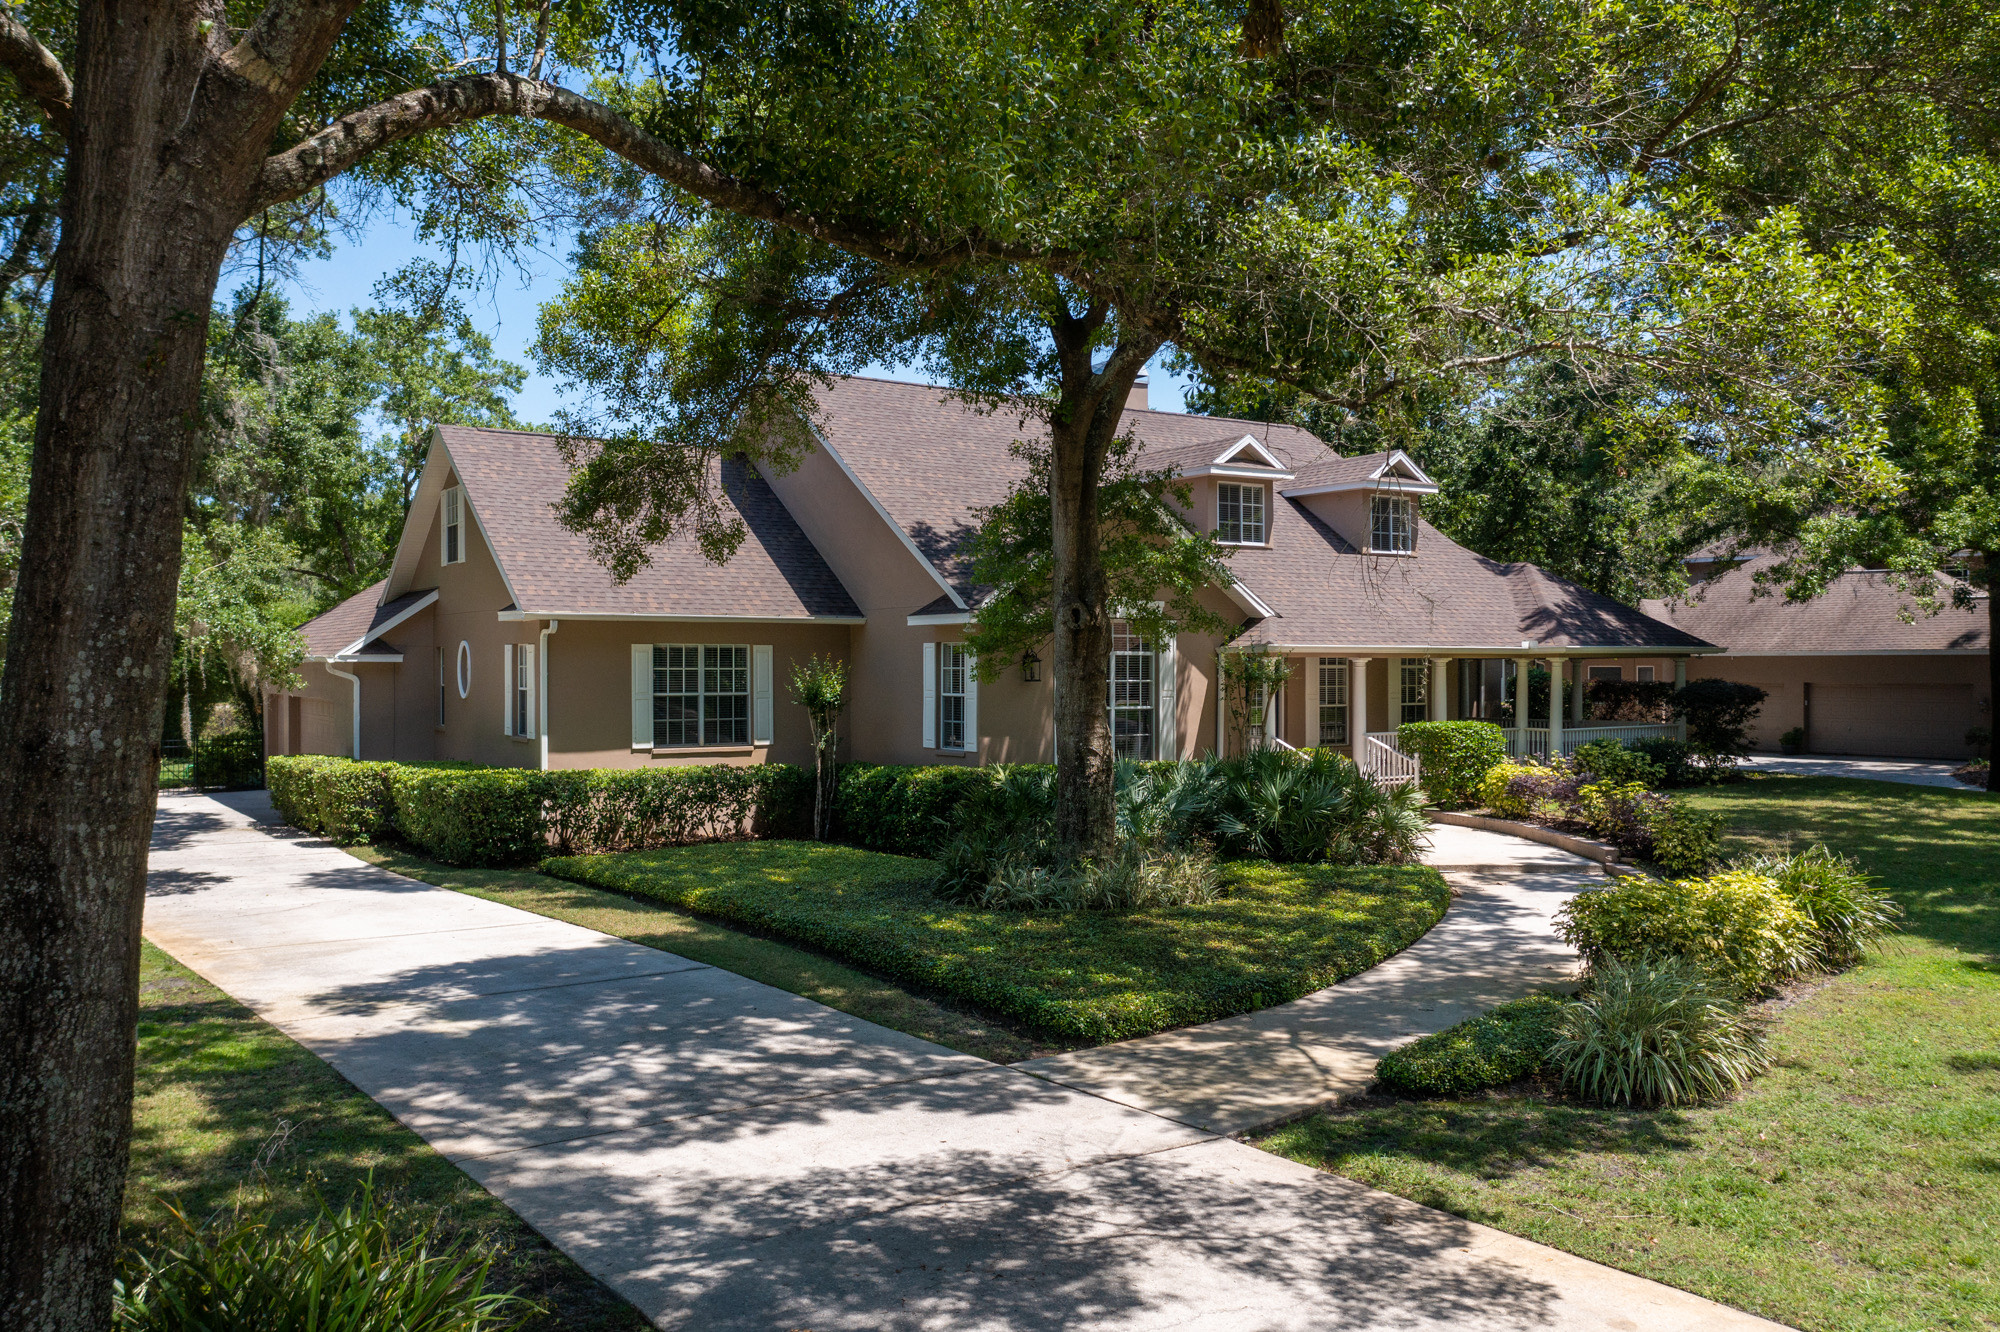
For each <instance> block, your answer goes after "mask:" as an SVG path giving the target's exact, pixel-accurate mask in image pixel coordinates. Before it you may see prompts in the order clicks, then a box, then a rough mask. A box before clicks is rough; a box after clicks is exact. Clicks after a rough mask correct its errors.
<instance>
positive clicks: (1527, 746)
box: [1502, 726, 1568, 759]
mask: <svg viewBox="0 0 2000 1332" xmlns="http://www.w3.org/2000/svg"><path fill="white" fill-rule="evenodd" d="M1502 729H1503V731H1504V732H1505V733H1506V736H1507V752H1508V753H1509V754H1512V755H1513V756H1514V757H1516V758H1538V759H1545V758H1547V757H1548V756H1549V732H1548V728H1547V727H1545V726H1508V727H1503V728H1502ZM1564 736H1565V738H1567V736H1568V732H1564Z"/></svg>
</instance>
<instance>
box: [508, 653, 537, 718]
mask: <svg viewBox="0 0 2000 1332" xmlns="http://www.w3.org/2000/svg"><path fill="white" fill-rule="evenodd" d="M512 683H513V686H514V734H515V735H533V734H534V733H535V712H534V708H535V653H534V649H532V648H525V647H517V648H515V649H514V679H513V681H512Z"/></svg>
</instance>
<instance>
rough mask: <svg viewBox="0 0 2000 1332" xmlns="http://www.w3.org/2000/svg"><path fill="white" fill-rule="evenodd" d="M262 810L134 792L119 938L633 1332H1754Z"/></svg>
mask: <svg viewBox="0 0 2000 1332" xmlns="http://www.w3.org/2000/svg"><path fill="white" fill-rule="evenodd" d="M260 805H261V809H260ZM268 808H269V806H268V802H265V801H260V800H258V799H254V798H230V799H228V800H227V801H223V800H217V799H211V798H205V797H200V796H168V797H164V798H162V800H161V802H160V815H159V819H158V821H157V823H156V825H155V830H154V842H153V846H154V851H153V862H152V863H153V872H152V875H151V880H150V884H149V891H148V899H147V903H146V931H147V934H148V935H149V936H150V937H151V938H152V939H153V941H154V942H155V943H157V944H159V945H160V946H161V947H162V948H165V949H166V950H167V951H168V952H170V953H172V954H173V955H174V956H176V957H177V958H179V959H180V960H181V961H182V962H184V963H186V964H187V965H189V966H191V967H193V968H194V969H195V970H196V971H198V972H200V973H201V974H202V975H204V976H206V977H207V978H208V979H209V980H211V981H213V982H214V983H215V984H217V985H219V986H220V987H221V988H223V989H224V990H226V991H228V992H229V993H231V994H233V995H235V996H236V997H237V998H239V999H241V1000H242V1001H244V1002H245V1003H246V1004H248V1005H249V1006H250V1007H251V1008H253V1009H255V1010H256V1011H257V1012H258V1013H259V1014H260V1015H261V1016H263V1017H264V1018H265V1019H266V1020H268V1021H270V1022H271V1023H273V1024H274V1025H276V1026H277V1027H278V1028H279V1029H281V1030H283V1031H284V1032H286V1033H287V1034H288V1035H290V1036H291V1037H293V1038H294V1039H295V1040H297V1041H299V1042H300V1043H301V1044H303V1045H305V1046H306V1047H307V1048H308V1049H310V1050H312V1051H313V1052H314V1053H315V1054H317V1055H319V1056H320V1057H321V1058H323V1059H325V1060H327V1061H328V1062H329V1063H331V1064H332V1065H333V1066H334V1067H335V1068H337V1069H339V1070H340V1071H341V1072H342V1073H343V1074H345V1075H346V1076H347V1077H348V1078H349V1079H350V1080H352V1081H353V1082H354V1083H355V1084H356V1085H358V1086H359V1087H361V1089H362V1090H363V1091H365V1092H367V1093H368V1094H369V1095H370V1096H372V1097H374V1098H375V1099H376V1100H377V1101H379V1102H380V1103H381V1104H382V1105H384V1106H386V1107H387V1108H388V1109H389V1110H390V1111H391V1112H392V1113H394V1114H395V1115H396V1117H397V1118H398V1119H400V1120H402V1122H403V1123H405V1124H407V1125H409V1126H410V1127H411V1128H413V1129H414V1130H416V1131H417V1132H418V1133H420V1134H422V1135H423V1136H424V1137H425V1138H426V1139H428V1140H429V1141H430V1142H431V1143H432V1144H433V1145H434V1146H436V1147H437V1148H438V1149H439V1150H440V1151H442V1152H444V1153H445V1154H446V1155H447V1156H448V1157H450V1158H451V1159H452V1160H453V1161H454V1162H456V1163H457V1164H458V1165H460V1166H461V1167H462V1168H463V1169H465V1170H466V1171H467V1172H468V1173H469V1174H471V1175H472V1177H473V1178H475V1179H477V1180H478V1181H479V1182H480V1183H481V1184H483V1185H484V1186H485V1187H486V1188H488V1189H489V1190H491V1191H492V1192H493V1193H494V1194H495V1195H497V1196H498V1197H499V1198H500V1199H501V1201H503V1202H505V1203H506V1204H507V1205H508V1206H509V1207H511V1208H513V1209H514V1210H515V1211H516V1212H518V1213H519V1214H520V1215H521V1216H522V1217H523V1218H525V1219H526V1220H527V1221H528V1222H529V1224H531V1225H533V1226H534V1227H535V1228H536V1229H537V1230H539V1231H541V1232H542V1233H543V1234H544V1235H546V1236H548V1237H549V1239H550V1240H552V1241H553V1242H554V1243H556V1244H557V1245H558V1246H559V1247H561V1248H562V1249H563V1250H564V1251H565V1252H567V1253H568V1254H570V1255H571V1256H572V1257H573V1258H575V1259H576V1260H577V1261H578V1262H579V1263H581V1264H582V1265H583V1266H584V1267H585V1268H586V1269H588V1270H589V1271H590V1272H592V1273H593V1274H595V1275H596V1276H598V1277H599V1278H601V1279H602V1280H604V1281H605V1282H606V1283H607V1284H608V1285H610V1286H611V1287H612V1288H614V1289H616V1290H617V1291H618V1292H619V1293H620V1294H622V1295H624V1296H625V1297H626V1298H627V1299H629V1300H631V1301H632V1302H633V1304H635V1305H637V1306H638V1307H639V1308H640V1309H641V1310H642V1311H644V1312H645V1313H646V1314H647V1316H648V1317H650V1318H652V1319H653V1320H654V1321H655V1322H656V1323H657V1324H658V1325H659V1326H661V1327H663V1328H690V1329H693V1328H700V1329H758V1330H760V1332H764V1330H768V1332H779V1330H780V1329H798V1328H811V1329H813V1330H814V1332H845V1330H847V1329H853V1330H854V1332H861V1330H862V1329H868V1330H870V1332H873V1330H874V1329H894V1330H896V1332H904V1330H906V1329H907V1330H909V1332H915V1330H916V1329H961V1328H963V1329H979V1330H981V1332H985V1330H987V1329H1017V1328H1019V1329H1028V1328H1082V1327H1088V1328H1092V1329H1140V1328H1145V1329H1165V1328H1201V1329H1300V1330H1301V1332H1303V1330H1305V1329H1326V1328H1336V1327H1337V1328H1343V1329H1348V1328H1353V1329H1364V1328H1382V1329H1390V1328H1394V1329H1411V1328H1440V1329H1442V1328H1456V1329H1500V1328H1507V1329H1516V1328H1518V1329H1529V1328H1533V1329H1553V1330H1556V1332H1568V1330H1570V1329H1575V1330H1576V1332H1583V1330H1584V1329H1591V1330H1593V1332H1594V1330H1596V1329H1602V1328H1607V1327H1608V1328H1618V1329H1626V1330H1627V1332H1632V1330H1635V1329H1640V1328H1645V1329H1672V1330H1676V1332H1678V1330H1680V1329H1739V1328H1740V1329H1750V1328H1771V1327H1773V1326H1775V1325H1773V1324H1770V1323H1766V1322H1764V1321H1763V1320H1761V1319H1757V1318H1753V1317H1751V1316H1750V1315H1748V1314H1744V1313H1741V1312H1739V1311H1737V1310H1733V1309H1729V1308H1726V1307H1724V1306H1721V1305H1717V1304H1714V1303H1712V1302H1710V1301H1707V1300H1703V1299H1699V1298H1697V1297H1695V1296H1692V1295H1689V1294H1687V1293H1685V1292H1683V1291H1678V1290H1674V1289H1672V1288H1670V1287H1666V1286H1661V1285H1658V1284H1656V1283H1654V1282H1650V1281H1646V1280H1643V1279H1641V1278H1638V1277H1634V1276H1630V1275H1627V1274H1625V1273H1621V1272H1617V1271H1615V1270H1613V1269H1610V1268H1606V1267H1601V1266H1599V1265H1597V1264H1594V1263H1590V1262H1586V1261H1584V1260H1582V1259H1580V1258H1575V1257H1572V1256H1570V1255H1568V1254H1564V1253H1560V1252H1558V1251H1556V1250H1553V1249H1548V1248H1544V1247H1542V1246H1540V1245H1536V1244H1531V1243H1529V1242H1527V1241H1525V1240H1522V1239H1518V1238H1516V1237H1514V1236H1510V1235H1505V1234H1502V1233H1500V1232H1497V1231H1493V1230H1488V1229H1486V1228H1485V1227H1482V1226H1477V1225H1473V1224H1470V1223H1468V1222H1465V1221H1461V1220H1458V1219H1457V1218H1454V1217H1451V1216H1447V1215H1445V1214H1443V1213H1440V1212H1434V1211H1431V1210H1429V1209H1427V1208H1424V1207H1420V1206H1417V1205H1415V1204H1413V1203H1409V1202H1405V1201H1403V1200H1401V1199H1397V1198H1394V1197H1390V1196H1389V1195H1386V1194H1382V1193H1377V1192H1374V1191H1372V1190H1370V1189H1366V1188H1363V1187H1362V1186H1360V1185H1358V1184H1355V1183H1353V1182H1351V1181H1348V1180H1344V1179H1340V1178H1337V1177H1335V1176H1331V1175H1326V1174H1322V1173H1319V1172H1317V1171H1313V1170H1309V1169H1307V1168H1305V1167H1303V1166H1299V1165H1296V1164H1293V1163H1292V1162H1289V1161H1285V1160H1282V1159H1280V1158H1278V1157H1274V1156H1270V1155H1267V1154H1265V1153H1262V1152H1259V1151H1257V1150H1256V1149H1254V1148H1252V1147H1248V1146H1246V1145H1244V1144H1242V1143H1240V1142H1237V1141H1234V1140H1232V1139H1229V1138H1226V1137H1222V1136H1219V1135H1217V1134H1215V1133H1213V1132H1211V1131H1208V1130H1204V1129H1202V1128H1199V1127H1196V1126H1194V1125H1191V1124H1189V1123H1187V1122H1184V1121H1181V1120H1177V1119H1174V1118H1169V1117H1166V1116H1162V1115H1158V1114H1153V1113H1149V1112H1147V1111H1145V1110H1141V1109H1137V1108H1134V1107H1132V1106H1130V1105H1128V1104H1123V1103H1119V1102H1116V1101H1113V1100H1110V1099H1107V1098H1105V1097H1102V1096H1097V1095H1093V1094H1090V1093H1088V1092H1086V1091H1082V1090H1079V1089H1077V1088H1075V1087H1071V1086H1065V1085H1062V1084H1061V1083H1058V1082H1056V1081H1052V1080H1051V1079H1049V1078H1046V1077H1037V1076H1034V1075H1033V1074H1031V1073H1030V1072H1027V1071H1025V1070H1023V1069H1021V1068H1006V1067H1001V1066H999V1065H995V1064H990V1063H986V1062H985V1061H983V1060H979V1059H974V1058H971V1057H969V1056H965V1055H960V1054H956V1053H954V1052H952V1051H950V1050H945V1049H942V1048H940V1047H938V1046H934V1045H930V1044H927V1043H926V1042H923V1041H920V1040H916V1039H915V1038H913V1037H909V1036H905V1035H902V1034H900V1033H897V1032H893V1031H888V1030H885V1029H883V1028H881V1027H877V1026H874V1025H873V1024H871V1023H867V1022H863V1021H860V1020H858V1019H856V1018H852V1017H849V1016H847V1015H846V1014H843V1013H838V1012H835V1011H833V1010H831V1009H828V1008H824V1007H822V1006H820V1005H818V1004H815V1003H812V1002H810V1001H808V1000H805V999H802V998H800V997H799V996H797V995H792V994H787V993H784V992H783V991H779V990H774V989H771V988H769V987H767V986H763V985H759V984H756V983H755V982H752V981H748V980H745V979H744V978H742V977H740V976H734V975H731V974H730V973H728V972H724V971H719V970H716V969H715V968H712V967H707V966H703V965H701V964H699V963H695V962H691V961H688V960H686V959H683V958H678V957H675V956H673V955H672V954H668V953H662V952H658V951H656V950H653V949H649V948H645V947H642V946H640V945H637V944H632V943H627V942H625V941H623V940H619V939H613V938H610V937H608V936H605V935H601V934H596V933H593V932H591V931H589V930H585V929H582V928H579V927H577V926H573V925H568V924H565V923H563V922H560V921H554V920H549V919H547V918H544V917H541V916H534V915H530V914H528V913H525V912H521V911H517V910H514V909H513V908H510V907H506V906H502V905H499V904H497V903H493V902H485V901H481V900H479V899H477V898H472V897H467V896H464V895H462V894H458V893H453V892H449V891H447V890H444V889H440V888H433V887H430V886H428V885H425V884H421V883H416V882H414V881H412V880H409V879H403V878H399V877H397V876H395V875H392V874H388V873H385V872H383V871H381V870H377V869H374V868H372V867H370V866H367V865H363V864H361V863H360V862H358V861H356V860H354V859H353V858H351V857H349V856H347V855H344V854H343V853H341V852H340V851H338V850H336V849H335V848H333V847H330V846H328V845H326V844H325V843H322V842H318V841H314V840H313V839H310V838H306V837H302V836H300V835H298V834H296V833H291V832H288V831H286V830H281V829H277V828H273V827H270V826H268V825H263V824H260V823H259V820H258V817H257V816H258V815H259V813H260V812H261V813H263V814H264V815H265V816H266V817H268ZM1468 877H1470V876H1468ZM1523 877H1531V876H1523ZM1548 891H1549V894H1550V900H1552V899H1553V896H1554V894H1555V890H1554V889H1550V890H1548ZM1466 900H1467V901H1468V902H1470V903H1473V904H1474V905H1477V903H1478V901H1479V899H1478V898H1477V897H1475V896H1474V895H1473V894H1472V893H1470V892H1469V893H1468V896H1467V899H1466ZM1543 900H1544V899H1541V898H1534V897H1529V898H1525V899H1522V898H1517V897H1515V896H1512V895H1508V894H1500V895H1498V896H1495V897H1494V898H1493V901H1494V902H1495V903H1496V904H1502V905H1501V906H1499V907H1498V909H1499V910H1500V911H1501V914H1502V917H1504V916H1505V915H1507V914H1509V913H1512V912H1516V911H1519V912H1528V911H1538V910H1540V903H1541V902H1542V901H1543ZM1440 928H1444V927H1440ZM1433 933H1434V934H1435V933H1436V932H1435V931H1434V932H1433ZM1469 946H1471V947H1474V948H1475V949H1476V948H1477V946H1478V945H1477V942H1476V939H1474V940H1472V942H1471V943H1470V944H1469ZM1405 956H1407V954H1406V955H1405ZM1446 960H1448V959H1446ZM1412 993H1414V991H1412Z"/></svg>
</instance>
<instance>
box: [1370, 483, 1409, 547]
mask: <svg viewBox="0 0 2000 1332" xmlns="http://www.w3.org/2000/svg"><path fill="white" fill-rule="evenodd" d="M1368 519H1369V530H1370V542H1369V548H1370V549H1371V550H1378V551H1388V552H1392V553H1397V554H1409V553H1410V552H1412V551H1414V550H1416V548H1417V502H1416V501H1415V500H1413V499H1409V498H1407V497H1405V496H1402V495H1374V496H1371V497H1370V498H1369V501H1368Z"/></svg>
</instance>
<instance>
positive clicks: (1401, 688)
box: [1216, 646, 1687, 779]
mask: <svg viewBox="0 0 2000 1332" xmlns="http://www.w3.org/2000/svg"><path fill="white" fill-rule="evenodd" d="M1642 654H1643V655H1645V656H1646V657H1648V658H1649V659H1657V658H1660V657H1662V656H1667V655H1668V654H1663V653H1660V652H1659V651H1658V650H1657V649H1652V650H1650V651H1648V650H1646V649H1637V648H1635V647H1624V646H1621V647H1616V648H1610V647H1606V648H1596V649H1590V648H1563V649H1560V650H1555V649H1550V648H1546V647H1544V648H1541V649H1540V650H1539V651H1536V652H1516V653H1513V654H1510V655H1505V656H1501V655H1498V654H1496V653H1494V652H1493V651H1492V650H1490V649H1488V650H1482V651H1479V652H1477V653H1476V654H1475V653H1473V652H1471V651H1468V650H1466V649H1459V650H1457V651H1454V652H1451V653H1449V654H1447V653H1443V652H1441V651H1439V650H1438V649H1435V648H1405V649H1392V650H1381V649H1377V650H1375V651H1371V652H1368V653H1366V654H1365V655H1364V654H1361V653H1356V652H1353V651H1351V650H1347V651H1343V650H1341V649H1338V648H1331V649H1326V648H1297V647H1273V648H1271V649H1270V655H1272V656H1275V657H1279V658H1281V659H1283V661H1284V662H1285V664H1286V666H1287V667H1288V668H1289V669H1288V673H1287V675H1286V679H1285V681H1284V683H1283V685H1282V686H1280V687H1278V688H1277V689H1276V690H1274V691H1273V695H1272V697H1271V698H1270V699H1269V700H1267V701H1266V704H1265V707H1264V710H1263V721H1262V724H1261V727H1254V728H1245V729H1246V730H1248V731H1249V733H1248V734H1244V735H1238V736H1230V735H1228V734H1226V733H1222V732H1224V731H1225V730H1226V728H1225V727H1224V726H1222V725H1221V724H1220V719H1218V723H1219V724H1218V732H1219V733H1218V735H1217V737H1216V749H1217V752H1218V753H1224V754H1228V753H1240V752H1242V751H1243V750H1244V749H1245V748H1258V747H1265V746H1275V747H1279V748H1288V749H1312V748H1328V749H1339V750H1344V751H1346V752H1348V753H1350V754H1352V755H1353V757H1354V761H1355V762H1356V763H1358V764H1360V765H1361V767H1362V769H1363V770H1364V771H1367V772H1371V773H1375V774H1377V775H1378V776H1382V777H1387V778H1392V779H1396V778H1414V777H1415V776H1416V775H1417V774H1416V760H1415V759H1414V758H1413V757H1411V756H1410V755H1407V754H1405V753H1404V752H1403V751H1402V748H1401V747H1400V745H1398V743H1397V739H1396V736H1397V727H1398V726H1400V725H1401V724H1403V723H1405V722H1415V721H1447V720H1480V721H1489V722H1492V723H1494V724H1495V725H1497V726H1499V727H1500V728H1501V729H1502V730H1503V731H1504V732H1505V733H1506V736H1507V748H1508V752H1509V753H1510V754H1514V755H1517V756H1521V757H1534V758H1547V757H1548V756H1550V755H1552V754H1561V755H1568V754H1572V753H1574V752H1575V751H1576V750H1577V748H1578V747H1579V746H1582V745H1586V744H1589V743H1591V742H1592V741H1595V740H1619V741H1630V740H1640V739H1646V738H1650V737H1655V736H1672V737H1675V738H1678V739H1685V738H1686V727H1685V724H1684V723H1678V722H1665V723H1659V722H1623V721H1621V722H1613V721H1607V720H1592V719H1591V717H1590V715H1589V710H1588V706H1587V697H1586V695H1587V693H1588V690H1587V685H1588V683H1589V681H1590V679H1591V678H1592V677H1591V673H1590V672H1591V667H1592V666H1593V665H1600V666H1601V665H1602V664H1603V663H1606V662H1610V661H1621V660H1625V661H1629V660H1630V659H1632V658H1633V657H1635V656H1639V655H1642ZM1669 659H1670V660H1671V663H1672V670H1673V681H1674V684H1675V686H1676V687H1679V686H1681V685H1684V684H1686V682H1687V657H1686V656H1685V655H1678V656H1671V657H1670V658H1669ZM1552 703H1553V706H1551V704H1552Z"/></svg>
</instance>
